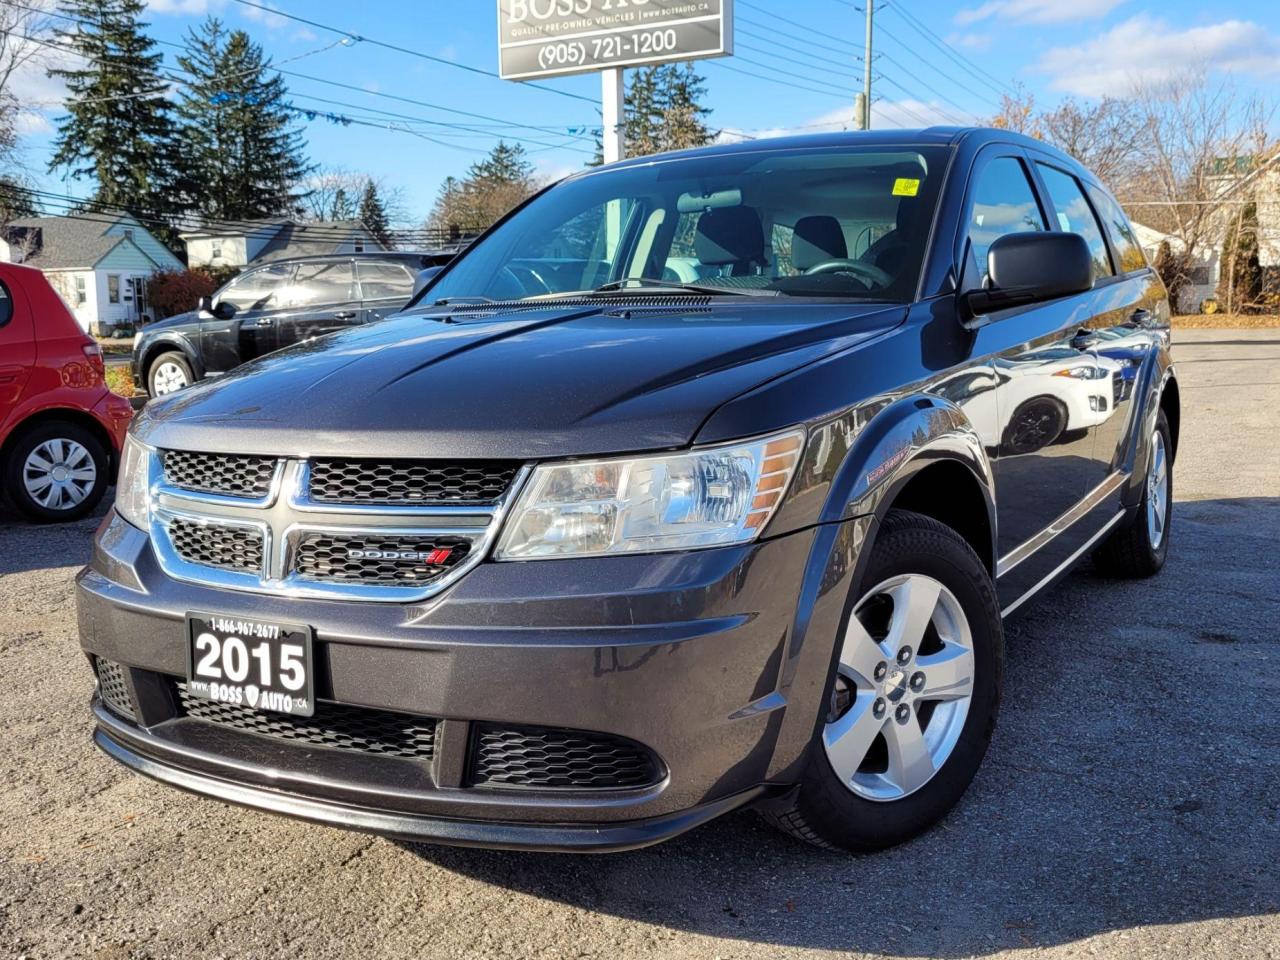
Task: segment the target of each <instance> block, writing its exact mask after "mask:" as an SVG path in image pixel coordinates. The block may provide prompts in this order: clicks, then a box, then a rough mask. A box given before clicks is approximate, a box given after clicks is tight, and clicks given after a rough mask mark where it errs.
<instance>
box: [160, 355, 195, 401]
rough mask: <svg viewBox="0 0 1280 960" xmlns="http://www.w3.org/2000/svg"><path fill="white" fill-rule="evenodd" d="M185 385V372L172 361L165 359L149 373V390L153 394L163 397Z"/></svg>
mask: <svg viewBox="0 0 1280 960" xmlns="http://www.w3.org/2000/svg"><path fill="white" fill-rule="evenodd" d="M185 386H187V373H186V371H185V370H183V369H182V368H181V367H180V366H178V365H177V364H176V363H173V362H172V361H169V360H166V361H165V362H164V363H162V364H160V365H159V366H158V367H156V369H155V373H153V374H152V375H151V392H152V394H153V395H154V396H157V397H163V396H164V395H165V394H166V393H173V392H174V391H175V390H181V389H182V388H183V387H185Z"/></svg>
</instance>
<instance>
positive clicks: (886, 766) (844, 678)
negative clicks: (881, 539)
mask: <svg viewBox="0 0 1280 960" xmlns="http://www.w3.org/2000/svg"><path fill="white" fill-rule="evenodd" d="M836 674H837V679H836V689H835V691H834V692H833V696H832V710H831V713H830V714H829V715H828V720H827V724H826V726H825V728H824V729H823V735H822V742H823V745H824V747H825V748H826V753H827V759H828V760H829V761H830V763H831V766H832V769H834V770H835V772H836V775H837V776H838V777H839V778H840V780H841V782H842V783H843V784H844V785H845V786H846V787H847V788H848V789H849V790H851V791H853V793H855V794H857V795H858V796H860V797H863V798H865V799H868V800H879V801H887V800H899V799H901V798H903V797H905V796H908V795H910V794H912V793H915V792H916V791H917V790H919V789H920V788H921V787H923V786H924V785H925V784H926V783H928V782H929V780H931V779H932V778H933V776H934V774H936V773H937V772H938V770H940V769H941V768H942V765H943V764H944V763H946V761H947V759H948V758H949V757H950V756H951V753H952V751H953V750H954V749H955V746H956V743H957V741H958V740H959V739H960V734H961V731H962V730H963V729H964V722H965V718H966V717H967V716H968V714H969V704H970V701H971V700H972V698H973V691H974V653H973V637H972V634H971V632H970V629H969V622H968V620H967V618H966V617H965V615H964V610H963V608H962V607H961V606H960V602H959V601H958V600H957V599H956V597H955V595H954V594H952V592H951V591H950V590H948V589H947V588H946V587H945V586H943V585H942V584H941V583H939V582H938V581H937V580H935V579H933V578H932V577H927V576H924V575H922V574H906V575H903V576H898V577H893V578H891V579H889V580H886V581H884V582H883V583H881V584H879V585H877V586H876V587H874V588H873V589H871V590H870V591H869V592H868V593H867V594H866V595H864V596H863V598H862V599H861V600H860V601H859V602H858V604H857V606H855V607H854V611H853V615H852V616H851V617H850V618H849V626H848V629H847V630H846V632H845V637H844V641H843V644H842V647H841V651H840V662H839V665H838V667H837V671H836Z"/></svg>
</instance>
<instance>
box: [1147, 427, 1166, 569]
mask: <svg viewBox="0 0 1280 960" xmlns="http://www.w3.org/2000/svg"><path fill="white" fill-rule="evenodd" d="M1168 515H1169V458H1168V456H1167V454H1166V452H1165V447H1164V434H1163V433H1161V432H1160V431H1159V430H1157V431H1156V432H1155V433H1154V434H1153V435H1152V438H1151V466H1150V468H1149V469H1148V470H1147V536H1148V538H1149V539H1150V541H1151V549H1152V550H1159V549H1160V544H1161V543H1163V542H1164V533H1165V526H1166V523H1167V519H1168Z"/></svg>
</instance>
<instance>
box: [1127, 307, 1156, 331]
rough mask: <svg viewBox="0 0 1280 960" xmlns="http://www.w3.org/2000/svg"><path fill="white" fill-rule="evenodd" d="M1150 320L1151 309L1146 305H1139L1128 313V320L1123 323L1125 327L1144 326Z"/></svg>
mask: <svg viewBox="0 0 1280 960" xmlns="http://www.w3.org/2000/svg"><path fill="white" fill-rule="evenodd" d="M1151 320H1152V316H1151V311H1150V310H1148V309H1147V308H1146V307H1139V308H1138V309H1137V310H1135V311H1133V313H1131V314H1129V320H1128V322H1127V323H1126V324H1125V326H1127V327H1145V326H1146V325H1147V324H1149V323H1150V322H1151Z"/></svg>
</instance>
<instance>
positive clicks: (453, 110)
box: [5, 0, 594, 145]
mask: <svg viewBox="0 0 1280 960" xmlns="http://www.w3.org/2000/svg"><path fill="white" fill-rule="evenodd" d="M5 2H6V3H9V4H10V5H12V6H17V7H22V8H23V9H25V10H36V8H34V7H30V6H27V5H25V4H22V3H18V2H15V0H5ZM48 13H49V15H50V16H54V17H58V18H60V19H63V20H68V21H70V22H72V23H76V24H79V25H81V26H86V25H87V26H93V25H94V24H93V22H92V21H89V20H83V19H80V18H78V17H72V16H69V15H67V14H63V13H57V12H54V11H48ZM32 39H33V40H35V39H36V38H34V37H33V38H32ZM152 39H153V42H154V43H156V44H157V45H159V46H164V47H169V48H172V49H176V50H181V51H183V52H185V51H186V47H185V46H184V45H183V44H181V43H176V42H174V41H172V40H160V39H156V38H152ZM36 42H37V43H42V44H43V45H44V46H47V47H51V48H53V49H55V50H58V51H61V52H67V49H66V47H64V46H62V45H60V44H56V43H50V42H48V41H43V40H36ZM89 59H94V58H89ZM268 67H269V69H272V70H274V71H275V72H277V73H279V74H282V75H284V76H286V77H294V78H296V79H300V80H308V81H311V82H313V83H319V84H325V85H327V86H332V87H338V88H340V89H343V90H351V91H354V92H357V93H360V94H363V95H365V96H371V97H379V98H382V99H386V100H395V101H398V102H401V103H409V104H412V105H414V106H420V107H426V108H427V109H430V110H439V111H442V112H444V113H450V114H453V115H455V116H464V117H472V118H474V119H477V120H485V121H488V122H492V123H495V124H498V125H500V126H502V127H505V128H510V129H520V130H534V131H537V132H540V133H548V134H552V135H555V136H566V135H568V136H575V137H576V138H577V139H579V140H583V141H586V142H591V143H594V141H593V140H592V138H590V137H584V136H578V135H576V134H573V133H566V132H565V130H562V129H556V128H553V127H549V126H537V125H533V124H525V123H518V122H516V121H511V120H504V119H502V118H501V117H494V116H489V115H488V114H483V113H476V112H474V111H469V110H462V109H459V108H457V107H447V106H444V105H443V104H438V103H431V102H428V101H426V100H419V99H414V98H412V97H404V96H400V95H397V94H393V93H385V92H383V91H379V90H366V89H365V88H363V87H357V86H354V85H352V84H348V83H342V82H341V81H338V80H330V79H328V78H325V77H316V76H312V75H310V74H306V73H299V72H297V71H295V70H282V69H280V68H279V67H278V66H276V65H275V64H269V65H268ZM178 69H181V68H180V67H179V68H178ZM179 82H183V83H186V81H179ZM299 95H301V94H299ZM313 99H318V98H313ZM364 109H373V108H364ZM416 119H418V120H419V122H422V123H435V124H443V121H438V120H427V119H425V118H416ZM580 126H582V127H587V126H590V125H589V124H581V125H580ZM508 139H511V140H516V141H520V140H521V138H520V137H517V136H514V135H511V136H509V137H508ZM529 142H535V143H538V144H539V145H545V141H529Z"/></svg>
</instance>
